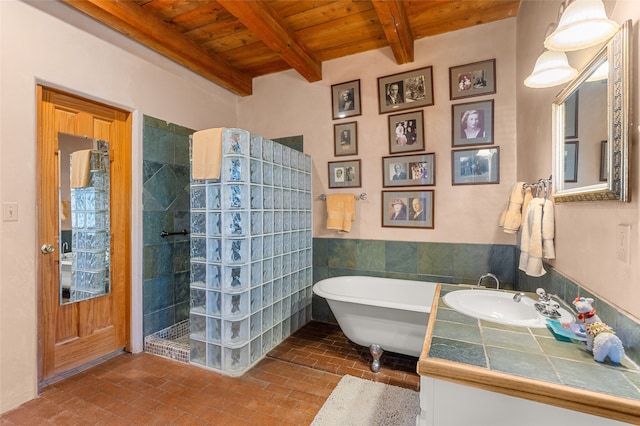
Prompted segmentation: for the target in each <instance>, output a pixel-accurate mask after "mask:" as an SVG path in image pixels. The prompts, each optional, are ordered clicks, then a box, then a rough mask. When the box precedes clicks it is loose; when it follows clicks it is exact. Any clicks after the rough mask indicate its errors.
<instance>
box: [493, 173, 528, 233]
mask: <svg viewBox="0 0 640 426" xmlns="http://www.w3.org/2000/svg"><path fill="white" fill-rule="evenodd" d="M524 184H525V183H524V182H516V184H515V185H514V186H513V188H511V194H510V195H509V200H508V201H507V205H506V206H505V208H504V210H503V211H502V214H501V215H500V221H499V226H501V227H503V228H504V232H506V233H507V234H515V233H516V232H518V229H520V225H521V222H522V202H523V200H524V189H523V188H524Z"/></svg>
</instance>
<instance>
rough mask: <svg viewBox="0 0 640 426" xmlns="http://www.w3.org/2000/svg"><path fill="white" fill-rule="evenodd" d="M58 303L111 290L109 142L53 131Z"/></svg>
mask: <svg viewBox="0 0 640 426" xmlns="http://www.w3.org/2000/svg"><path fill="white" fill-rule="evenodd" d="M58 158H59V171H58V172H59V174H58V176H59V177H60V178H59V185H58V200H60V201H59V214H58V226H59V228H58V229H59V237H58V241H59V244H60V247H59V251H58V252H59V253H60V278H59V282H60V304H67V303H73V302H79V301H81V300H87V299H91V298H94V297H98V296H102V295H105V294H108V293H109V291H110V262H109V252H110V226H109V223H110V209H109V197H110V192H109V187H110V182H109V180H110V173H109V164H110V160H109V143H108V142H106V141H102V140H97V139H91V138H86V137H80V136H75V135H70V134H66V133H58Z"/></svg>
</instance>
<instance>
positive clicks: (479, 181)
mask: <svg viewBox="0 0 640 426" xmlns="http://www.w3.org/2000/svg"><path fill="white" fill-rule="evenodd" d="M451 183H452V185H484V184H497V183H500V147H499V146H493V147H490V148H472V149H458V150H454V151H451Z"/></svg>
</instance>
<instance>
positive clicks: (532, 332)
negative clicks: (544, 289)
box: [418, 284, 640, 424]
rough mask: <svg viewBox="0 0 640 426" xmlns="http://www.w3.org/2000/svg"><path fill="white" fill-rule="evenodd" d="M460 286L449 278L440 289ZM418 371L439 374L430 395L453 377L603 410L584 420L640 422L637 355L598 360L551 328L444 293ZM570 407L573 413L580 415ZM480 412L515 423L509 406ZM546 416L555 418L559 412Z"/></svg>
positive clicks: (484, 386)
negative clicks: (501, 316) (480, 316)
mask: <svg viewBox="0 0 640 426" xmlns="http://www.w3.org/2000/svg"><path fill="white" fill-rule="evenodd" d="M456 289H457V288H456V286H453V285H445V284H443V285H441V288H440V294H439V296H442V295H444V294H446V293H447V292H449V291H453V290H456ZM532 297H536V296H535V294H534V295H532ZM418 373H419V374H420V375H421V376H425V377H426V378H433V379H435V380H434V381H432V382H429V381H425V382H424V384H425V385H424V386H423V385H422V384H421V388H424V389H423V390H424V391H425V394H427V395H429V392H430V391H429V388H433V387H434V386H435V387H436V390H435V391H436V392H437V386H438V383H442V384H444V385H443V386H449V385H448V384H447V383H446V382H449V381H453V382H455V383H457V384H462V385H467V386H471V387H473V388H479V389H483V390H484V391H492V392H498V393H501V394H503V395H511V396H516V397H519V398H524V399H525V400H531V401H537V402H542V403H544V404H550V405H553V406H557V407H563V408H569V409H571V410H575V411H578V412H583V413H590V414H594V415H597V416H602V417H603V418H601V417H592V418H591V420H590V421H592V423H582V424H596V423H597V422H600V421H602V422H604V423H602V424H616V423H615V422H611V423H608V422H609V420H608V419H614V420H617V421H622V422H629V423H631V424H638V422H640V370H639V369H638V367H637V365H635V364H634V363H633V361H631V360H630V359H628V358H626V359H625V360H624V361H623V363H622V365H620V366H616V365H613V364H610V363H604V364H601V363H597V362H596V361H594V360H593V356H592V355H591V354H589V353H588V352H587V351H586V350H585V349H584V344H582V343H568V342H560V341H557V340H556V339H555V338H554V337H553V336H552V335H551V333H550V332H549V331H548V330H547V329H546V328H543V329H533V328H525V327H511V326H504V325H500V324H496V323H492V322H489V321H481V320H477V319H475V318H472V317H469V316H467V315H464V314H461V313H459V312H457V311H455V310H453V309H450V308H449V307H448V306H447V305H446V304H445V303H444V302H443V301H442V298H441V297H438V298H437V301H436V302H434V307H433V308H432V314H431V317H430V320H429V325H428V330H427V336H426V340H425V347H424V350H423V353H422V355H421V357H420V360H419V362H418ZM423 378H424V377H423ZM434 383H435V385H434ZM452 386H456V385H452ZM474 390H477V389H474ZM484 391H477V392H484ZM430 398H431V399H433V398H435V397H433V395H431V396H429V397H425V401H426V402H429V401H430V400H431V399H430ZM496 398H497V397H496ZM515 401H517V400H515ZM540 407H543V406H540ZM550 409H552V410H553V409H555V408H550ZM489 410H490V408H489ZM506 411H507V412H508V410H506ZM568 413H569V415H573V416H574V417H573V419H574V420H576V419H577V417H576V416H579V415H578V414H577V413H573V412H568ZM556 414H557V413H556ZM474 415H475V416H476V419H478V418H480V417H482V416H483V415H488V416H493V418H495V419H496V421H498V423H494V424H509V423H508V422H509V420H508V417H507V416H508V414H506V412H501V411H496V412H493V413H491V412H488V413H484V414H483V413H481V412H475V413H474ZM535 415H536V416H540V417H538V420H542V419H543V418H544V415H543V414H542V413H540V412H537V413H536V414H535ZM434 416H437V414H434ZM604 417H606V418H607V419H605V418H604ZM427 418H428V420H427V421H426V422H424V424H431V423H430V422H429V420H431V419H432V418H433V417H432V414H429V415H428V416H427ZM423 420H424V419H423ZM547 420H549V421H551V422H555V421H556V420H557V418H556V417H549V418H548V419H547ZM501 421H506V423H499V422H501ZM593 422H596V423H593ZM558 424H567V423H562V422H560V423H558ZM569 424H578V423H575V422H572V423H569ZM598 424H600V423H598Z"/></svg>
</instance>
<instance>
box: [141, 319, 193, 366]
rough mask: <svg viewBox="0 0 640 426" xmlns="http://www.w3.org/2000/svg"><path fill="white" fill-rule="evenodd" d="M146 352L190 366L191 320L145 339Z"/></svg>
mask: <svg viewBox="0 0 640 426" xmlns="http://www.w3.org/2000/svg"><path fill="white" fill-rule="evenodd" d="M144 351H145V352H147V353H149V354H152V355H157V356H161V357H163V358H169V359H174V360H176V361H180V362H184V363H186V364H188V363H189V352H190V348H189V320H184V321H181V322H179V323H177V324H174V325H172V326H171V327H168V328H165V329H163V330H160V331H158V332H156V333H153V334H151V335H149V336H147V337H145V339H144Z"/></svg>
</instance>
